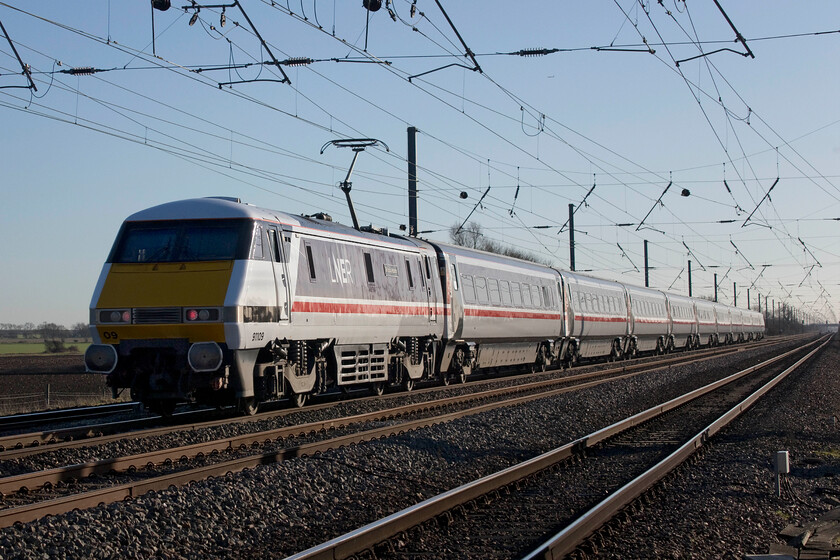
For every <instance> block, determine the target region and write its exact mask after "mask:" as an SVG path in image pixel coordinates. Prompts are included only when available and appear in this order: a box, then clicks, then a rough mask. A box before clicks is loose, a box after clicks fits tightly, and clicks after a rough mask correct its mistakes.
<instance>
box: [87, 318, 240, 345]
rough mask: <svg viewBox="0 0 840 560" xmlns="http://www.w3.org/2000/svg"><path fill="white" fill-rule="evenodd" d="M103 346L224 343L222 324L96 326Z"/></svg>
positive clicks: (223, 327)
mask: <svg viewBox="0 0 840 560" xmlns="http://www.w3.org/2000/svg"><path fill="white" fill-rule="evenodd" d="M96 330H97V331H99V336H100V337H101V338H102V342H103V343H104V344H118V343H120V342H121V341H123V340H138V339H149V338H186V339H189V341H190V342H219V343H223V342H225V326H224V323H199V324H190V325H186V324H178V325H97V327H96Z"/></svg>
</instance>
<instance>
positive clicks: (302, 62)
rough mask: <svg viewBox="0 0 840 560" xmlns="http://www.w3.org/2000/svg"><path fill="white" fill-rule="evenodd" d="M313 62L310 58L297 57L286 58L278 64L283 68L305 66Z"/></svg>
mask: <svg viewBox="0 0 840 560" xmlns="http://www.w3.org/2000/svg"><path fill="white" fill-rule="evenodd" d="M313 62H315V61H314V60H312V59H311V58H306V57H305V56H297V57H294V58H287V59H286V60H284V61H283V62H281V63H280V64H282V65H283V66H306V65H308V64H312V63H313Z"/></svg>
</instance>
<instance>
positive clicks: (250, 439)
mask: <svg viewBox="0 0 840 560" xmlns="http://www.w3.org/2000/svg"><path fill="white" fill-rule="evenodd" d="M715 357H718V356H706V357H703V358H700V360H709V359H713V358H715ZM777 359H778V358H777ZM649 365H650V364H649ZM653 365H655V366H656V367H652V368H649V369H648V370H644V371H634V372H630V373H625V374H623V375H620V376H613V377H609V378H606V379H595V380H591V381H586V382H583V383H578V384H575V385H572V386H564V387H561V388H557V389H553V390H549V391H545V392H541V393H536V394H529V395H524V396H519V397H514V398H512V399H506V400H503V401H496V402H492V403H487V404H483V405H479V406H475V407H472V408H468V409H465V410H460V411H455V412H451V413H447V414H443V415H440V416H437V417H434V418H425V419H418V420H413V421H404V422H400V423H399V424H395V425H390V426H385V427H381V428H377V429H373V430H368V431H363V432H358V433H355V434H349V435H345V436H340V437H338V438H331V439H327V440H323V441H319V442H314V443H308V444H303V445H300V446H295V447H289V448H285V449H282V450H279V451H271V452H267V453H262V454H257V455H252V456H248V457H242V458H237V459H233V460H228V461H223V462H221V463H217V464H214V465H208V466H204V467H198V468H192V469H188V470H185V471H181V472H176V473H171V474H167V475H162V476H159V477H155V478H152V479H147V480H142V481H136V482H130V483H126V484H121V485H116V486H113V487H110V488H104V489H99V490H94V491H89V492H84V493H79V494H75V495H73V496H66V497H62V498H57V499H51V500H44V501H40V502H36V503H33V504H28V505H23V506H17V507H10V508H7V509H5V510H0V528H2V527H8V526H10V525H13V524H15V523H18V522H28V521H33V520H35V519H38V518H40V517H42V516H44V515H55V514H59V513H65V512H67V511H70V510H72V509H75V508H83V507H90V506H92V505H98V504H100V503H111V502H113V501H119V500H123V499H127V498H132V497H136V496H139V495H142V494H144V493H146V492H148V491H150V490H160V489H164V488H169V487H170V486H173V485H180V484H186V483H188V482H193V481H196V480H202V479H204V478H207V477H210V476H217V475H220V474H226V473H228V472H238V471H240V470H243V469H245V468H252V467H255V466H258V465H263V464H270V463H275V462H278V461H283V460H287V459H290V458H294V457H299V456H306V455H311V454H314V453H318V452H323V451H327V450H329V449H335V448H338V447H342V446H346V445H352V444H356V443H361V442H364V441H370V440H373V439H378V438H382V437H388V436H391V435H395V434H398V433H403V432H406V431H411V430H416V429H419V428H425V427H429V426H433V425H436V424H441V423H445V422H449V421H452V420H454V419H457V418H462V417H464V416H469V415H473V414H478V413H480V412H486V411H488V410H493V409H496V408H502V407H508V406H515V405H518V404H523V403H526V402H529V401H533V400H538V399H543V398H547V397H550V396H554V395H559V394H563V393H567V392H571V391H575V390H579V389H584V388H588V387H593V386H596V385H600V384H604V383H608V382H611V381H616V380H619V379H624V378H629V377H633V376H636V375H640V374H641V373H647V372H652V371H656V370H658V369H662V368H665V367H668V366H667V365H660V364H658V363H657V364H653ZM596 374H602V372H591V373H589V374H585V375H587V376H594V375H596ZM566 380H568V378H564V379H553V380H545V381H541V382H537V383H534V384H533V385H549V384H552V383H554V384H558V383H560V382H562V381H566ZM521 387H522V386H516V387H513V388H511V387H508V388H502V389H494V390H491V391H485V392H483V393H476V394H472V395H465V396H461V397H448V398H446V399H442V400H437V401H429V402H426V403H416V404H413V405H407V406H404V407H397V408H393V409H388V410H385V411H376V412H371V413H366V414H361V415H357V416H352V417H344V418H339V419H333V420H325V421H320V422H313V423H309V424H303V425H298V426H288V427H284V428H278V429H275V430H269V431H266V432H259V433H255V434H246V435H242V436H235V437H231V438H226V439H223V440H217V441H214V442H206V443H198V444H193V445H189V446H185V447H177V448H172V449H166V450H162V451H154V452H149V453H143V454H139V455H135V456H131V457H122V458H116V459H105V460H101V461H96V462H92V463H85V464H80V465H72V466H69V467H63V468H58V469H50V470H47V471H40V472H35V473H25V474H21V475H16V476H11V477H6V478H3V479H0V493H3V494H11V493H13V492H17V491H20V490H26V491H28V490H31V489H33V488H36V487H41V486H45V485H46V486H49V485H56V484H58V483H60V482H65V481H68V480H73V479H78V478H80V477H83V476H89V475H92V474H102V473H108V472H112V471H118V470H120V469H123V470H126V469H130V468H131V467H138V466H139V467H142V466H148V465H149V464H152V465H157V464H161V463H168V462H172V463H174V462H176V461H181V460H183V459H188V458H189V457H190V456H193V457H197V456H199V455H202V454H203V455H205V456H206V455H212V454H213V453H215V452H233V451H236V450H247V449H248V448H249V447H254V446H257V445H260V444H263V443H267V442H270V441H276V440H279V439H281V438H284V437H288V436H290V435H306V434H311V433H317V432H325V431H327V430H328V429H331V428H341V427H344V426H347V425H349V424H351V423H360V422H365V421H377V420H378V421H381V420H383V419H389V418H395V417H399V416H400V415H404V414H408V413H409V412H416V411H424V410H432V409H437V408H442V407H444V406H447V405H450V404H461V403H464V402H469V401H474V400H486V399H487V398H492V397H493V396H498V395H502V394H504V393H505V391H507V392H522V390H521Z"/></svg>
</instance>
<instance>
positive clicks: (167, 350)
mask: <svg viewBox="0 0 840 560" xmlns="http://www.w3.org/2000/svg"><path fill="white" fill-rule="evenodd" d="M90 325H91V333H92V335H93V338H94V344H92V345H91V346H90V347H89V348H88V350H87V352H86V354H85V364H86V367H87V369H88V371H91V372H98V373H101V374H105V375H107V382H108V385H109V386H111V387H112V388H113V390H114V393H115V395H116V394H117V393H118V392H119V391H120V390H122V389H129V390H130V391H131V395H132V397H133V398H134V399H137V400H139V401H142V402H143V403H144V404H146V405H147V406H148V407H149V408H150V409H152V410H155V411H158V412H161V413H164V414H166V413H169V412H171V411H172V410H173V408H174V406H175V404H176V403H178V402H196V403H202V404H210V405H217V406H226V405H237V406H239V407H240V408H241V409H242V410H243V411H244V412H246V413H253V412H254V411H255V410H256V407H257V406H258V405H259V403H261V402H265V401H269V400H274V399H279V398H290V399H292V401H293V402H295V403H296V404H297V405H303V404H304V403H305V401H306V399H307V398H308V397H309V396H310V395H316V394H320V393H325V392H330V391H338V390H351V389H356V388H363V387H364V388H369V389H371V390H372V391H374V392H376V393H381V392H382V391H383V390H384V389H385V388H386V387H388V386H401V387H403V388H405V389H408V390H410V389H411V388H412V387H413V386H414V384H415V383H416V382H418V381H421V380H437V381H439V382H443V383H449V382H451V381H453V380H455V381H460V382H463V381H465V380H466V379H467V377H469V376H470V375H471V374H474V373H475V372H476V371H478V370H479V369H481V370H482V371H490V370H494V369H499V368H517V367H520V368H529V369H533V368H536V369H545V368H546V367H555V366H561V365H571V364H574V363H575V362H577V361H578V360H579V359H581V358H596V357H610V358H612V359H620V358H625V357H632V356H635V355H636V354H637V353H640V352H659V353H663V352H669V351H673V350H675V349H687V350H688V349H692V348H696V347H699V346H714V345H717V344H729V343H734V342H741V341H747V340H755V339H758V338H761V337H762V336H763V335H764V318H763V315H762V314H761V313H757V312H754V311H749V310H746V309H738V308H734V307H729V306H726V305H722V304H718V303H713V302H710V301H706V300H702V299H692V298H687V297H684V296H679V295H674V294H668V293H665V292H662V291H659V290H654V289H649V288H641V287H637V286H631V285H627V284H622V283H619V282H613V281H608V280H601V279H598V278H593V277H590V276H585V275H581V274H577V273H572V272H567V271H562V270H557V269H554V268H551V267H548V266H543V265H539V264H534V263H531V262H525V261H521V260H517V259H513V258H509V257H504V256H499V255H495V254H490V253H484V252H481V251H476V250H472V249H467V248H464V247H458V246H453V245H448V244H444V243H438V242H435V241H427V240H423V239H419V238H415V237H403V236H399V235H393V234H391V235H389V234H387V233H386V232H382V231H365V230H364V228H362V230H356V229H354V228H351V227H347V226H343V225H340V224H337V223H335V222H333V221H332V220H331V219H330V218H329V216H327V215H324V214H316V215H314V216H293V215H289V214H284V213H281V212H277V211H274V210H268V209H264V208H259V207H256V206H252V205H249V204H244V203H241V202H240V201H238V200H237V199H229V198H202V199H193V200H183V201H177V202H171V203H168V204H163V205H160V206H156V207H153V208H149V209H147V210H143V211H141V212H138V213H136V214H134V215H132V216H130V217H129V218H128V219H126V220H125V222H124V223H123V225H122V227H121V229H120V231H119V234H118V235H117V238H116V240H115V242H114V245H113V248H112V249H111V252H110V254H109V256H108V259H107V261H106V263H105V265H104V266H103V268H102V272H101V274H100V277H99V281H98V282H97V284H96V288H95V291H94V294H93V297H92V299H91V304H90Z"/></svg>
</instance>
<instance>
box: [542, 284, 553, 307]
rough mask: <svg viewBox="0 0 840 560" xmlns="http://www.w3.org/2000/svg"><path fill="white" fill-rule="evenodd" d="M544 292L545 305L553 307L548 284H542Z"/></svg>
mask: <svg viewBox="0 0 840 560" xmlns="http://www.w3.org/2000/svg"><path fill="white" fill-rule="evenodd" d="M542 293H543V305H544V307H552V305H551V294H550V293H549V291H548V287H547V286H542Z"/></svg>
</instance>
